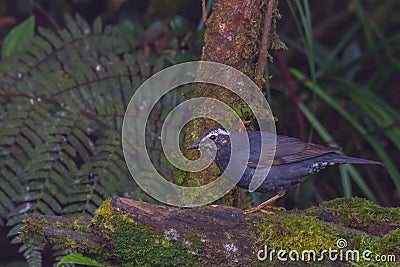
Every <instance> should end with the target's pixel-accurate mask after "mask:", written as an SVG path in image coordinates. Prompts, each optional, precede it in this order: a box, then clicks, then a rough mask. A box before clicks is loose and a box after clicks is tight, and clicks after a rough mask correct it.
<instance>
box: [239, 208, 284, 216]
mask: <svg viewBox="0 0 400 267" xmlns="http://www.w3.org/2000/svg"><path fill="white" fill-rule="evenodd" d="M258 211H259V212H262V213H265V214H274V212H273V211H286V209H285V208H284V207H274V206H264V207H260V206H257V207H253V208H250V209H247V210H245V211H244V214H250V213H254V212H258Z"/></svg>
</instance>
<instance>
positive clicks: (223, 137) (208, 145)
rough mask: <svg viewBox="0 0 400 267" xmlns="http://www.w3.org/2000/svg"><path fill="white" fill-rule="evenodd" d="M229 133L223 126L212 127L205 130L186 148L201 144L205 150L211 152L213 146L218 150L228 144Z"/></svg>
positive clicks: (193, 147)
mask: <svg viewBox="0 0 400 267" xmlns="http://www.w3.org/2000/svg"><path fill="white" fill-rule="evenodd" d="M229 135H230V133H229V132H228V131H227V130H225V129H223V128H212V129H210V130H208V131H207V132H205V133H204V134H203V135H202V136H201V137H200V138H199V140H198V141H197V142H194V143H193V144H191V145H190V146H188V147H187V148H186V149H187V150H190V149H199V148H200V145H201V146H202V147H203V148H204V149H205V150H206V151H207V152H209V153H210V154H211V153H212V152H213V151H214V150H215V148H216V149H217V151H218V150H220V149H221V148H223V147H225V146H227V145H229V144H230V138H229ZM214 152H215V151H214Z"/></svg>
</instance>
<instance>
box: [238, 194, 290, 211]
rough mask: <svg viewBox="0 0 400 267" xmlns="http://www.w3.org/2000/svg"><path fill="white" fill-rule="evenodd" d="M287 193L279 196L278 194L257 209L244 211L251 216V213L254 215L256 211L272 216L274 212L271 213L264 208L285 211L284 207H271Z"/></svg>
mask: <svg viewBox="0 0 400 267" xmlns="http://www.w3.org/2000/svg"><path fill="white" fill-rule="evenodd" d="M285 193H286V191H282V192H279V193H278V194H276V195H275V196H273V197H271V198H270V199H268V200H267V201H264V202H263V203H261V204H260V205H258V206H257V207H254V208H250V209H247V210H245V211H244V213H245V214H249V213H254V212H256V211H261V212H264V213H267V214H271V213H273V212H271V211H267V210H264V209H263V208H264V207H268V208H269V209H273V210H285V209H284V208H282V207H272V206H271V205H272V204H274V203H275V201H277V200H278V199H280V198H281V197H283V196H284V195H285Z"/></svg>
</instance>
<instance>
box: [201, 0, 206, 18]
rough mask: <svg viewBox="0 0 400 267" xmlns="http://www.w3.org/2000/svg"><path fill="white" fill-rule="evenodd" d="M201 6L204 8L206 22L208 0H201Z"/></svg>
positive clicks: (203, 13)
mask: <svg viewBox="0 0 400 267" xmlns="http://www.w3.org/2000/svg"><path fill="white" fill-rule="evenodd" d="M201 8H202V9H203V12H202V15H203V21H204V24H205V23H206V21H207V10H206V0H202V1H201Z"/></svg>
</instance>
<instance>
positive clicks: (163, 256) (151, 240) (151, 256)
mask: <svg viewBox="0 0 400 267" xmlns="http://www.w3.org/2000/svg"><path fill="white" fill-rule="evenodd" d="M111 236H112V240H113V245H114V253H115V256H116V257H117V258H118V259H120V260H121V261H122V262H120V264H121V265H122V266H188V265H192V264H193V259H192V255H191V254H189V253H188V252H186V250H184V249H182V248H181V246H180V244H179V243H178V241H176V240H169V241H168V240H166V239H165V238H164V237H162V236H159V235H156V234H154V233H153V232H151V231H150V230H148V229H146V228H144V227H142V226H140V225H139V224H137V223H122V224H121V225H118V226H117V227H116V228H115V230H114V231H113V232H112V233H111Z"/></svg>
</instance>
